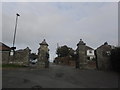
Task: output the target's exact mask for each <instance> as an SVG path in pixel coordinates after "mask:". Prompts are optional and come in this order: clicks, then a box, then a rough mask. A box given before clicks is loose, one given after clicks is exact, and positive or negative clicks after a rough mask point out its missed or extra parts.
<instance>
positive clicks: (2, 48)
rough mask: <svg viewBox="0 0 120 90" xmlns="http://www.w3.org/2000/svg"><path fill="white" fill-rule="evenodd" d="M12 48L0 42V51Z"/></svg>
mask: <svg viewBox="0 0 120 90" xmlns="http://www.w3.org/2000/svg"><path fill="white" fill-rule="evenodd" d="M10 50H11V48H10V47H9V46H7V45H5V44H4V43H2V42H0V51H10Z"/></svg>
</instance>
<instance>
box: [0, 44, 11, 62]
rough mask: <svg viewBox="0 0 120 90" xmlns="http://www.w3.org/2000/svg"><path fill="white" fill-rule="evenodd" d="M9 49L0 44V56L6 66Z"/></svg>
mask: <svg viewBox="0 0 120 90" xmlns="http://www.w3.org/2000/svg"><path fill="white" fill-rule="evenodd" d="M10 51H11V48H10V47H9V46H7V45H5V44H4V43H2V42H0V55H1V57H2V63H3V64H6V63H8V62H9V57H10Z"/></svg>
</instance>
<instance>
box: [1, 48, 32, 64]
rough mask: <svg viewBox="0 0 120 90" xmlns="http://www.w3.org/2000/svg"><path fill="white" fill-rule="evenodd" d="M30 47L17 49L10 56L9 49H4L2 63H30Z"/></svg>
mask: <svg viewBox="0 0 120 90" xmlns="http://www.w3.org/2000/svg"><path fill="white" fill-rule="evenodd" d="M30 51H31V50H30V49H29V48H28V47H27V48H25V49H21V50H17V51H15V54H14V55H13V56H10V52H9V51H2V52H1V53H2V64H9V63H13V64H20V65H28V64H29V55H30Z"/></svg>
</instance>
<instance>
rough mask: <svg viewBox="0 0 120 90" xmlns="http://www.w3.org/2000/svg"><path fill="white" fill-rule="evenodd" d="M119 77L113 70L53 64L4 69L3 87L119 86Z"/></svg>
mask: <svg viewBox="0 0 120 90" xmlns="http://www.w3.org/2000/svg"><path fill="white" fill-rule="evenodd" d="M118 79H119V75H118V74H117V73H115V72H111V71H109V72H108V71H98V70H80V69H75V68H74V67H70V66H61V65H54V64H51V65H50V68H49V69H44V68H41V69H36V68H35V67H33V68H19V69H3V71H2V88H118Z"/></svg>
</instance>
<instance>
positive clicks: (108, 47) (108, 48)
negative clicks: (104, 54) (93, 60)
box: [97, 42, 112, 50]
mask: <svg viewBox="0 0 120 90" xmlns="http://www.w3.org/2000/svg"><path fill="white" fill-rule="evenodd" d="M97 49H103V50H111V49H112V47H111V45H108V43H106V42H105V43H104V44H103V45H101V46H100V47H98V48H97Z"/></svg>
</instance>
